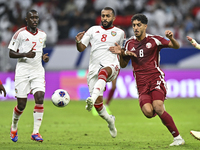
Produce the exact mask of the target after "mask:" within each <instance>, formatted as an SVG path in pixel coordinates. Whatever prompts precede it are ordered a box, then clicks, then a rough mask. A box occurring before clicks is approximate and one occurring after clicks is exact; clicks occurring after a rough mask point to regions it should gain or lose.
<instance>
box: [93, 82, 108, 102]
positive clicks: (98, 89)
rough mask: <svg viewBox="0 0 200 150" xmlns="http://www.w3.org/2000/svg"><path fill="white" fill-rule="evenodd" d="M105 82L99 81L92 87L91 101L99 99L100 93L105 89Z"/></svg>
mask: <svg viewBox="0 0 200 150" xmlns="http://www.w3.org/2000/svg"><path fill="white" fill-rule="evenodd" d="M105 86H106V82H105V81H104V80H102V79H99V80H98V81H97V82H96V84H95V85H94V90H93V92H92V96H91V97H92V99H93V100H94V102H95V101H96V99H97V97H99V94H100V92H102V91H103V90H104V89H105Z"/></svg>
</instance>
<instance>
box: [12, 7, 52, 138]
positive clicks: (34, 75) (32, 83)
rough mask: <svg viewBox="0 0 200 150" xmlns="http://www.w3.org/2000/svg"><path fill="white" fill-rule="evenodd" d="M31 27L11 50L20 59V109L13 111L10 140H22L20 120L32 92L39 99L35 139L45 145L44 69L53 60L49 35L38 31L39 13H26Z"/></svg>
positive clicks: (17, 92)
mask: <svg viewBox="0 0 200 150" xmlns="http://www.w3.org/2000/svg"><path fill="white" fill-rule="evenodd" d="M26 22H27V27H23V28H21V29H19V30H18V31H17V32H16V33H15V34H14V35H13V37H12V39H11V41H10V44H9V46H8V48H9V49H10V52H9V56H10V58H17V59H18V62H17V65H16V69H15V95H16V97H17V106H15V108H14V110H13V117H12V125H11V130H10V138H11V140H12V141H13V142H17V140H18V133H17V127H18V121H19V118H20V116H21V114H22V113H23V110H24V109H25V107H26V103H27V95H28V94H29V93H32V94H33V95H34V99H35V107H34V110H33V118H34V126H33V132H32V135H31V139H32V140H35V141H39V142H42V141H43V139H42V136H41V135H40V134H39V128H40V126H41V123H42V119H43V113H44V108H43V101H44V94H45V71H44V68H43V66H42V59H43V61H44V62H48V61H49V57H48V53H46V54H43V48H44V47H45V46H46V45H45V41H46V33H45V32H43V31H41V30H39V29H38V28H37V25H38V22H39V16H38V13H37V11H36V10H30V11H28V12H27V14H26Z"/></svg>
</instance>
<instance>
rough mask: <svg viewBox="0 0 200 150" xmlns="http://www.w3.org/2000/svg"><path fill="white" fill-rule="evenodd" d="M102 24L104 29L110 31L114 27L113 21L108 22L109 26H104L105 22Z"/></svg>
mask: <svg viewBox="0 0 200 150" xmlns="http://www.w3.org/2000/svg"><path fill="white" fill-rule="evenodd" d="M101 24H102V26H103V28H104V29H108V28H110V27H111V26H112V24H113V21H110V22H108V23H107V25H104V24H103V21H101Z"/></svg>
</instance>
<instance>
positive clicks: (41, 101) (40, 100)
mask: <svg viewBox="0 0 200 150" xmlns="http://www.w3.org/2000/svg"><path fill="white" fill-rule="evenodd" d="M43 101H44V97H43V96H41V97H38V98H37V100H35V103H36V104H43Z"/></svg>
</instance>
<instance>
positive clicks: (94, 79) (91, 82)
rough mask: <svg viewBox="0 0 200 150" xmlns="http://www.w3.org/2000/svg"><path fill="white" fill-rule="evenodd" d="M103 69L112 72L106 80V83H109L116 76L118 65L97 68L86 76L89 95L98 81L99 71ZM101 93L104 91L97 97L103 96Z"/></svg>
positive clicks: (118, 69)
mask: <svg viewBox="0 0 200 150" xmlns="http://www.w3.org/2000/svg"><path fill="white" fill-rule="evenodd" d="M105 67H110V68H111V70H112V73H111V75H110V77H109V78H108V79H107V80H106V82H111V81H113V80H114V79H115V78H116V77H117V76H118V74H119V71H120V67H119V66H118V65H113V64H111V65H109V66H99V68H97V69H96V71H95V72H94V71H93V72H92V73H90V72H89V73H88V76H87V83H88V87H89V92H90V95H91V94H92V92H93V89H94V85H95V83H96V82H97V80H98V73H99V71H100V70H101V69H103V68H105ZM103 92H104V91H102V92H101V93H100V95H99V96H103Z"/></svg>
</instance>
